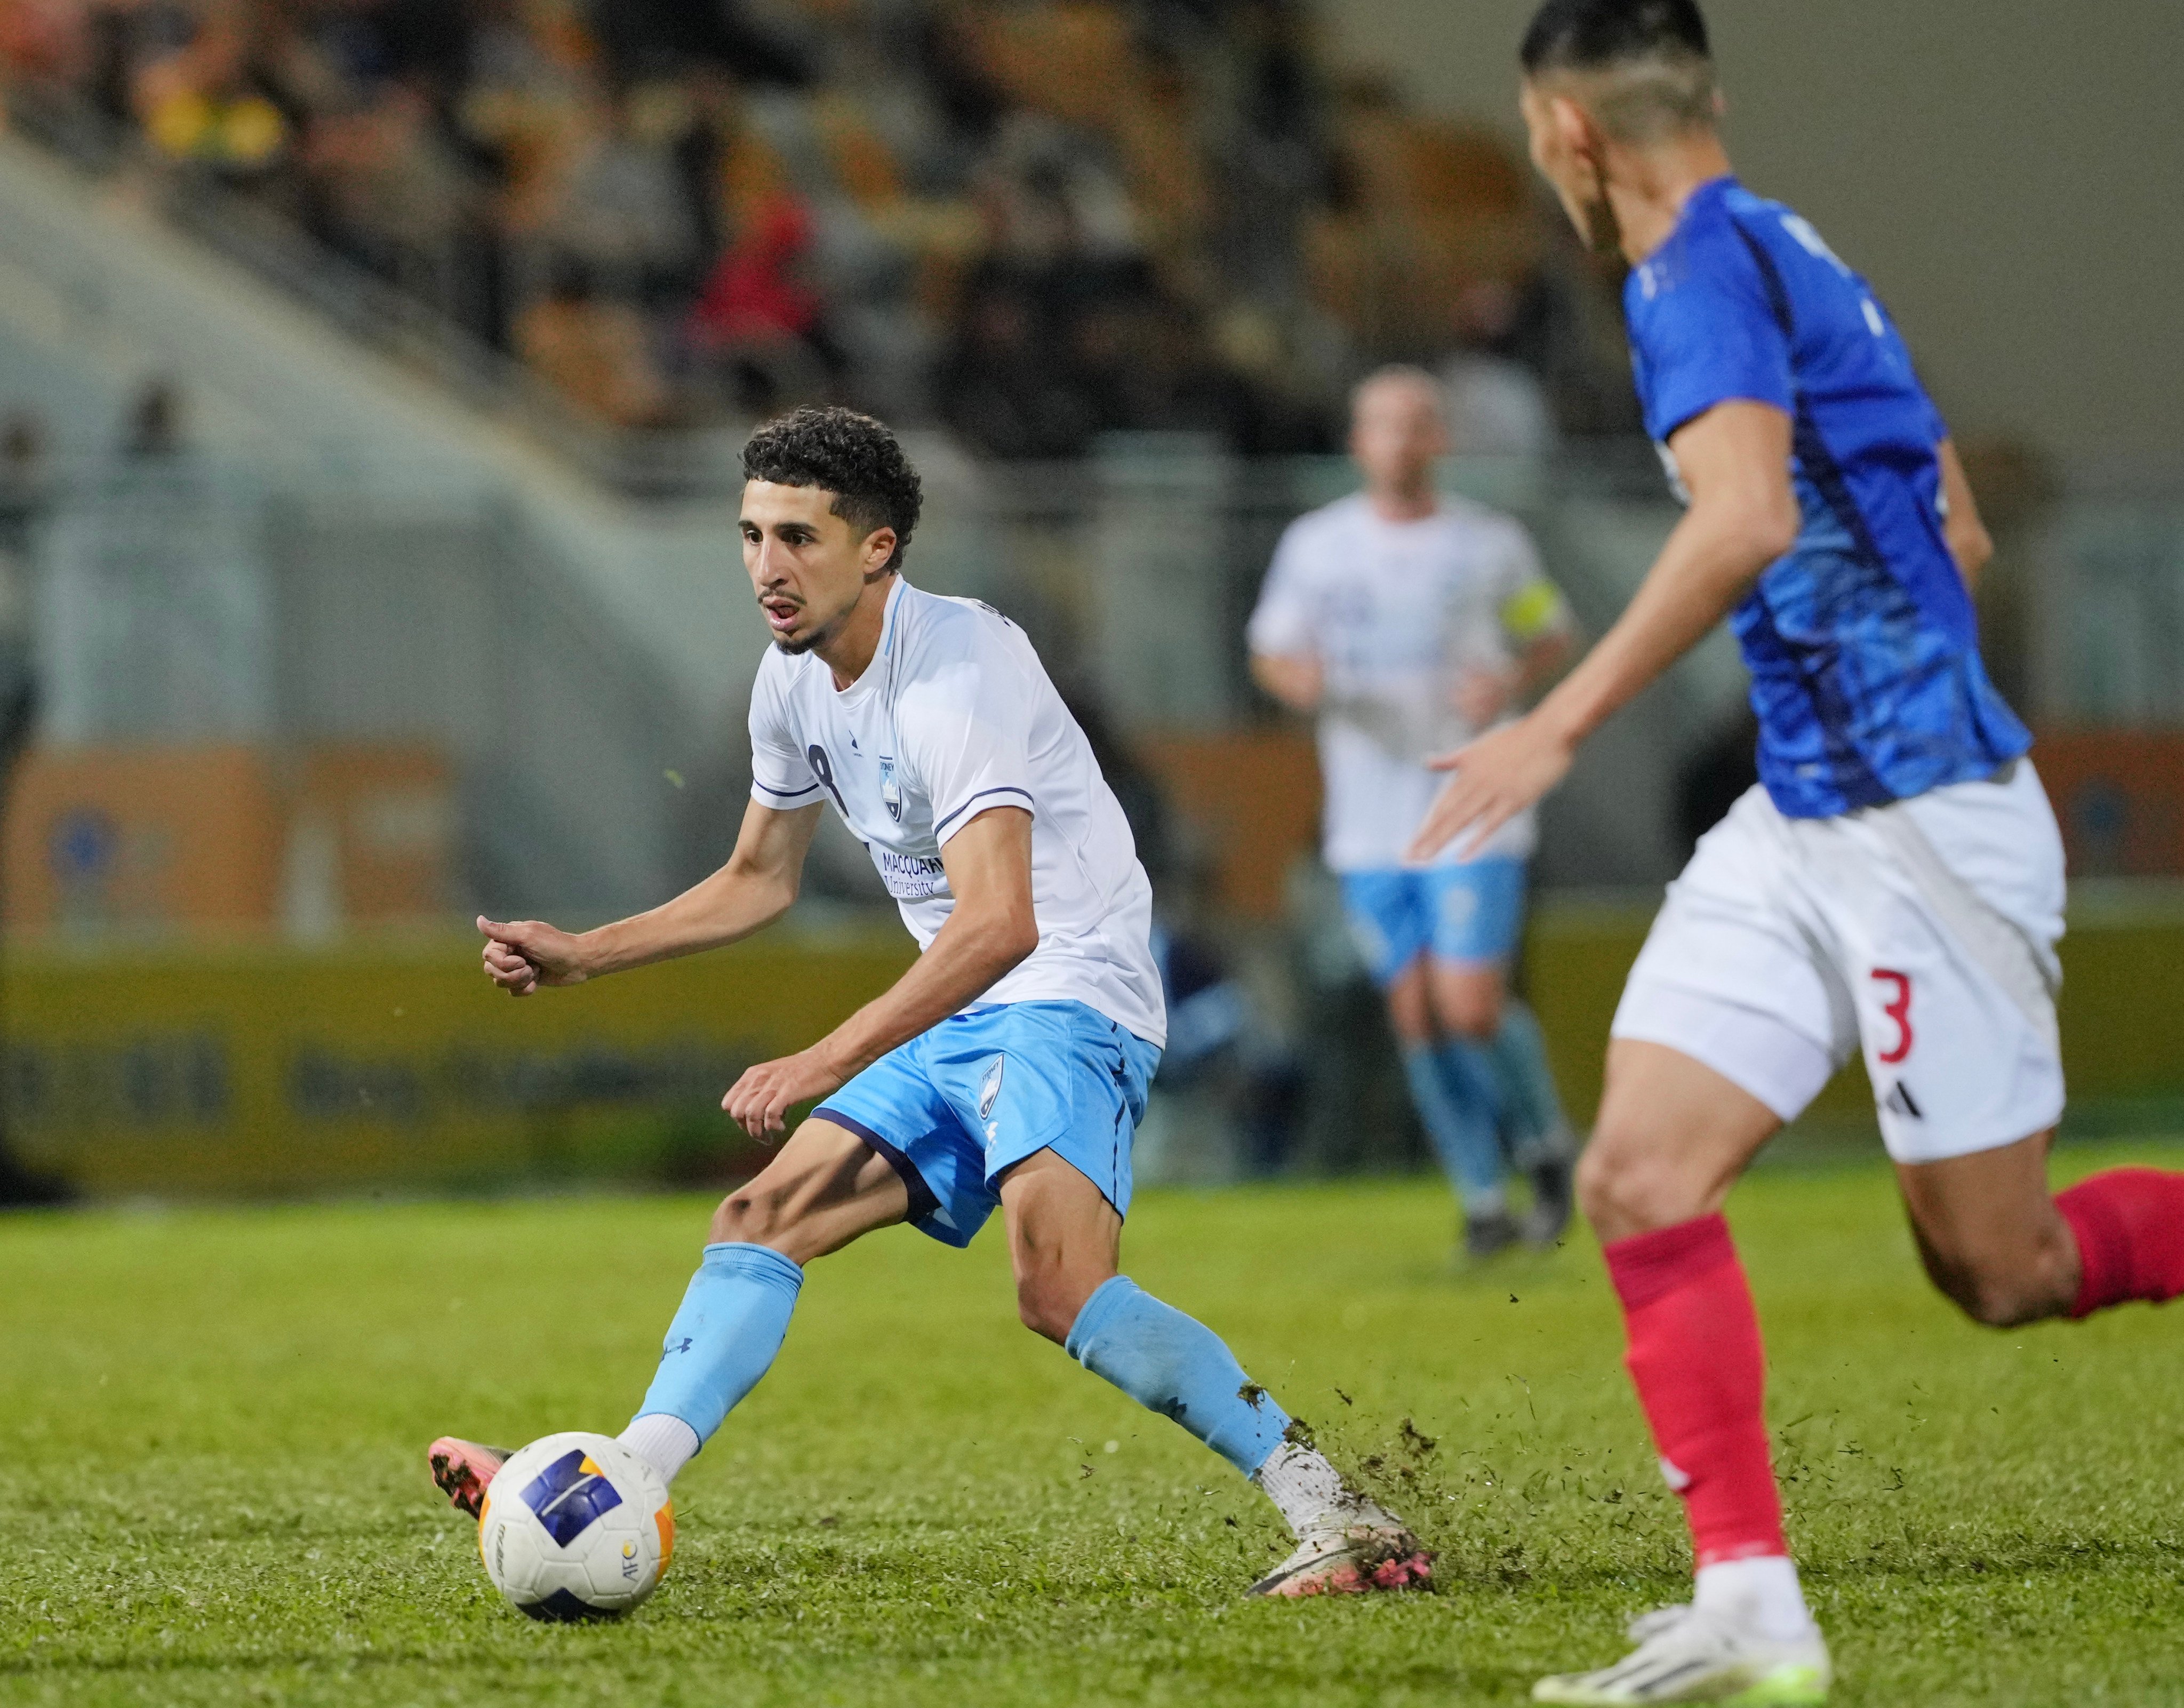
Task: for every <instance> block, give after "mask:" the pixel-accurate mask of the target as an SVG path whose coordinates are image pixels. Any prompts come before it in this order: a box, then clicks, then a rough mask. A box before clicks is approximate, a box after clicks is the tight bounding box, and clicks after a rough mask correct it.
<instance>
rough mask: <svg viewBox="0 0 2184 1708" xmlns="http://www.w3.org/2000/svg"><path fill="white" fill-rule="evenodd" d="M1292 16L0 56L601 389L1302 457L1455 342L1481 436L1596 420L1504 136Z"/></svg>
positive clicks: (1527, 441) (449, 313)
mask: <svg viewBox="0 0 2184 1708" xmlns="http://www.w3.org/2000/svg"><path fill="white" fill-rule="evenodd" d="M1310 23H1311V19H1310V14H1309V8H1307V6H1306V5H1305V4H1304V3H1303V0H1022V3H1014V4H1009V5H995V4H990V3H980V0H801V3H797V4H793V5H791V4H783V3H778V0H766V3H765V4H763V5H761V4H760V3H758V0H0V77H4V78H5V79H6V81H7V82H8V86H9V87H11V88H18V89H24V90H35V91H36V92H37V97H38V99H39V100H40V101H41V102H44V103H47V105H48V106H50V105H51V104H52V103H54V102H57V101H58V102H69V101H72V102H74V103H75V105H76V107H77V108H80V109H86V110H95V111H97V112H99V113H103V114H105V115H106V117H107V118H108V119H109V120H110V121H112V122H113V123H114V124H116V125H119V126H129V127H132V128H133V129H134V130H135V131H136V133H137V135H138V137H140V138H141V140H142V150H141V152H142V154H143V155H144V157H145V158H146V159H148V160H149V161H150V162H151V163H152V164H153V165H154V167H155V168H156V169H157V173H158V177H157V179H156V180H155V181H159V182H162V183H166V184H171V185H173V186H175V187H176V188H177V189H179V190H181V191H184V192H188V193H196V192H198V191H200V190H202V189H203V188H204V187H208V186H214V187H225V188H226V189H227V190H230V191H233V192H236V193H242V194H245V195H248V196H250V197H252V198H254V199H256V200H258V201H260V202H262V203H264V204H265V205H267V206H269V207H270V208H272V209H276V210H277V211H278V212H280V213H281V214H282V215H285V216H287V217H288V218H290V219H292V220H294V221H296V222H297V223H298V224H299V225H300V226H302V227H303V228H304V230H305V231H306V232H309V233H310V234H311V235H312V236H313V237H315V238H317V239H318V240H319V241H320V242H321V243H324V244H326V245H327V246H328V247H330V248H333V249H334V250H336V251H337V252H338V253H339V254H342V255H343V256H344V257H346V258H347V259H348V260H349V261H351V262H352V263H354V265H358V266H360V267H362V268H364V269H365V270H367V271H370V273H372V274H373V275H375V276H377V277H379V278H380V279H382V280H384V281H385V282H387V283H389V284H391V285H392V286H393V287H395V288H396V289H398V290H399V291H401V292H403V293H405V294H407V295H408V296H409V297H411V298H414V299H417V300H418V301H420V302H421V303H422V304H425V305H426V307H428V308H429V309H431V310H433V311H435V312H437V313H438V314H439V315H443V316H444V317H446V318H447V319H448V320H449V321H453V322H454V324H455V325H457V326H459V327H464V328H466V329H467V330H468V331H469V332H471V333H472V334H474V335H476V337H478V338H482V339H483V340H485V341H486V342H487V343H491V344H493V345H494V346H496V347H498V348H502V349H512V350H515V351H516V352H517V353H518V354H522V355H523V356H524V357H525V359H526V360H529V361H531V362H532V365H533V366H538V367H539V368H540V369H541V371H549V373H550V375H551V377H553V378H554V383H555V384H556V385H558V386H559V387H560V389H561V390H562V391H563V392H564V393H565V394H567V395H568V396H570V397H571V399H575V400H577V402H578V404H579V405H580V406H582V407H585V408H588V409H591V410H593V411H594V412H596V413H598V414H599V415H601V416H602V417H603V418H604V419H605V420H607V421H614V422H621V423H628V422H632V421H634V422H639V423H651V422H657V421H666V420H689V419H699V418H703V417H704V416H707V415H710V414H717V413H718V412H720V411H721V410H723V409H728V408H741V409H744V410H764V409H768V408H773V407H777V406H779V405H782V404H784V403H788V402H791V401H794V400H796V399H799V398H803V397H807V396H817V395H831V396H839V397H843V398H845V399H848V400H850V401H853V402H858V403H862V404H865V405H867V406H871V407H879V408H883V409H884V410H887V411H888V412H889V413H890V414H892V415H894V416H898V417H900V418H901V419H904V420H906V421H916V420H918V419H920V418H925V419H932V418H935V417H938V418H940V419H944V420H946V421H950V422H951V423H953V424H954V425H955V426H956V427H958V428H959V430H961V432H962V433H964V434H965V435H966V436H967V438H969V439H971V440H972V442H973V443H974V444H978V445H979V446H980V447H983V449H987V450H988V451H989V452H992V453H995V454H998V455H1012V456H1060V455H1074V454H1077V453H1078V452H1081V451H1082V450H1084V449H1085V448H1086V447H1087V446H1088V445H1089V442H1090V440H1091V438H1093V437H1094V436H1095V435H1096V434H1098V433H1102V432H1106V431H1109V430H1113V429H1124V430H1131V429H1145V428H1163V427H1180V428H1189V429H1194V430H1201V431H1214V432H1217V433H1221V434H1222V435H1223V436H1224V437H1225V438H1227V440H1228V441H1229V444H1231V445H1233V446H1234V447H1235V448H1236V449H1240V450H1243V451H1246V452H1276V451H1286V450H1300V449H1328V448H1331V447H1332V446H1333V445H1334V444H1335V443H1336V442H1337V440H1338V439H1339V436H1340V406H1341V399H1342V397H1343V395H1344V393H1345V391H1346V388H1347V386H1348V384H1349V382H1351V380H1352V379H1354V378H1355V377H1356V376H1357V373H1359V372H1360V371H1362V370H1363V369H1365V368H1367V367H1368V366H1373V364H1375V363H1377V362H1379V361H1381V360H1388V359H1391V358H1401V359H1407V360H1424V361H1428V362H1440V361H1442V360H1450V359H1451V358H1456V360H1455V363H1454V366H1451V370H1450V375H1449V377H1450V380H1451V388H1452V394H1453V396H1454V399H1455V405H1456V411H1457V415H1458V416H1459V417H1462V418H1464V419H1466V420H1469V421H1475V422H1476V424H1477V432H1478V439H1479V445H1480V447H1481V448H1482V449H1483V448H1493V449H1515V448H1529V447H1532V446H1535V445H1536V444H1540V443H1541V442H1543V441H1545V440H1546V439H1548V438H1552V436H1553V435H1554V434H1555V433H1557V432H1561V433H1572V432H1594V431H1601V430H1603V429H1607V428H1617V427H1624V426H1627V424H1628V421H1627V416H1628V413H1629V405H1628V400H1627V395H1626V394H1627V393H1628V389H1629V388H1628V384H1627V376H1625V375H1624V373H1623V372H1622V371H1620V364H1621V363H1622V360H1623V357H1622V354H1621V350H1620V343H1619V339H1618V338H1616V337H1615V336H1614V335H1613V326H1614V320H1615V315H1614V310H1613V285H1614V283H1615V282H1614V281H1612V280H1608V279H1607V278H1605V277H1603V276H1600V275H1599V274H1598V273H1596V271H1592V270H1591V264H1590V263H1589V262H1587V261H1586V260H1585V259H1584V258H1583V257H1582V256H1581V255H1578V254H1573V252H1572V250H1571V248H1570V245H1569V243H1568V241H1567V240H1566V238H1564V237H1557V235H1556V232H1557V229H1558V226H1559V225H1560V222H1559V221H1558V220H1555V219H1552V218H1549V217H1547V216H1546V215H1547V212H1548V211H1549V210H1546V209H1544V208H1543V205H1542V204H1541V201H1540V199H1539V198H1538V197H1537V196H1536V194H1535V193H1534V191H1533V189H1532V187H1531V184H1530V181H1529V174H1528V173H1527V172H1526V170H1525V169H1524V165H1523V163H1522V161H1521V160H1519V159H1517V158H1516V157H1515V156H1514V155H1513V153H1511V151H1510V150H1509V149H1508V148H1507V146H1506V145H1505V144H1504V142H1502V140H1501V138H1500V137H1498V135H1496V134H1493V133H1489V132H1485V131H1479V130H1476V129H1472V128H1467V127H1464V126H1455V125H1451V124H1447V123H1446V122H1443V121H1440V120H1429V119H1425V118H1423V117H1421V116H1419V115H1418V114H1412V113H1411V112H1410V111H1408V110H1407V109H1406V108H1405V106H1404V104H1403V103H1402V102H1401V99H1400V98H1398V97H1397V96H1396V93H1395V92H1394V91H1393V89H1392V86H1390V85H1389V84H1388V83H1386V82H1385V81H1373V80H1369V79H1358V78H1355V77H1353V78H1351V80H1350V81H1348V83H1347V84H1345V85H1340V86H1338V85H1337V84H1336V83H1335V81H1334V80H1333V79H1331V78H1330V77H1329V75H1328V73H1327V70H1326V69H1325V68H1324V67H1323V65H1322V64H1320V63H1319V61H1318V57H1317V55H1316V53H1315V51H1314V48H1313V38H1312V31H1311V29H1310ZM80 132H81V126H75V131H71V130H70V126H68V125H66V124H54V125H48V126H46V127H45V133H47V134H50V135H53V136H55V137H62V136H65V135H70V134H76V133H80ZM572 260H573V261H576V262H581V263H582V265H583V267H584V270H585V271H584V274H583V283H582V289H581V290H574V291H572V289H571V275H570V274H569V273H568V271H567V268H566V263H568V262H570V261H572ZM678 350H680V351H683V352H686V353H687V354H688V356H689V357H690V360H687V361H683V360H675V361H666V362H663V361H662V360H660V359H659V357H658V356H657V355H655V352H671V351H678ZM1618 410H1620V411H1621V413H1620V414H1619V413H1617V411H1618Z"/></svg>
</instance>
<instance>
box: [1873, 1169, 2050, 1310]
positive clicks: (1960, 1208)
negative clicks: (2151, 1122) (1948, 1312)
mask: <svg viewBox="0 0 2184 1708" xmlns="http://www.w3.org/2000/svg"><path fill="white" fill-rule="evenodd" d="M1897 1180H1898V1181H1899V1182H1900V1184H1901V1186H1902V1188H1903V1202H1904V1206H1905V1208H1907V1209H1908V1211H1909V1213H1910V1217H1911V1228H1912V1232H1913V1235H1914V1237H1915V1238H1916V1239H1917V1241H1918V1244H1919V1257H1920V1259H1921V1260H1922V1261H1923V1262H1924V1264H1925V1269H1926V1273H1927V1275H1928V1276H1929V1277H1930V1278H1931V1280H1932V1281H1933V1283H1934V1285H1935V1286H1936V1287H1938V1288H1940V1289H1941V1291H1942V1293H1943V1294H1944V1295H1946V1296H1947V1298H1950V1299H1951V1300H1953V1301H1954V1303H1956V1304H1957V1306H1958V1308H1959V1309H1962V1310H1963V1311H1964V1314H1965V1315H1967V1316H1969V1317H1970V1318H1971V1319H1972V1320H1973V1321H1975V1322H1978V1323H1984V1324H1986V1325H1987V1326H1989V1327H1992V1328H2014V1327H2015V1326H2018V1325H2019V1324H2021V1323H2028V1322H2036V1321H2038V1320H2041V1319H2042V1318H2043V1317H2051V1316H2060V1315H2062V1314H2064V1313H2065V1312H2067V1311H2069V1310H2070V1308H2071V1305H2072V1303H2073V1302H2074V1301H2075V1299H2076V1298H2077V1296H2078V1291H2079V1281H2080V1265H2079V1261H2078V1247H2077V1242H2076V1240H2075V1238H2074V1237H2073V1236H2072V1233H2071V1228H2070V1222H2069V1221H2068V1220H2065V1217H2064V1214H2063V1213H2062V1212H2061V1211H2060V1210H2059V1208H2058V1205H2057V1203H2056V1201H2055V1200H2054V1199H2053V1198H2051V1197H2049V1196H2048V1135H2047V1134H2045V1133H2040V1134H2036V1135H2035V1136H2032V1137H2031V1138H2028V1139H2022V1140H2020V1141H2018V1142H2016V1143H2015V1144H2009V1145H1999V1146H1996V1147H1992V1148H1990V1149H1987V1150H1983V1151H1975V1152H1972V1153H1970V1154H1968V1155H1965V1156H1960V1157H1950V1158H1943V1159H1942V1160H1939V1161H1936V1162H1931V1163H1909V1164H1902V1165H1900V1166H1899V1167H1898V1168H1897Z"/></svg>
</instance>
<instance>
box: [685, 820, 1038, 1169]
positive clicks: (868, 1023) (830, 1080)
mask: <svg viewBox="0 0 2184 1708" xmlns="http://www.w3.org/2000/svg"><path fill="white" fill-rule="evenodd" d="M1031 822H1032V821H1031V814H1030V813H1028V812H1025V811H1024V809H1023V808H1022V807H989V808H988V809H987V810H986V811H985V812H981V813H980V814H978V817H977V818H973V819H972V820H971V821H970V822H969V823H967V824H966V825H964V827H963V828H962V829H960V830H958V831H957V832H956V834H954V835H953V836H950V838H949V839H948V840H947V842H946V843H945V844H944V846H942V848H941V850H940V863H941V864H942V865H943V866H944V867H945V868H947V871H948V888H949V890H950V893H952V894H953V895H954V896H955V898H956V906H955V909H954V911H953V912H951V913H950V914H949V916H948V919H947V923H946V924H943V925H942V926H941V928H940V929H939V932H938V933H936V934H935V935H934V936H933V944H932V946H931V947H930V948H928V949H927V950H926V952H924V953H923V954H922V955H920V956H919V957H917V963H915V964H914V965H913V966H912V967H911V969H910V970H909V971H908V972H907V973H905V974H903V975H902V977H900V979H898V980H895V981H894V985H892V986H891V987H890V988H889V990H888V991H887V993H886V994H885V995H884V996H878V997H876V998H875V999H874V1000H873V1001H872V1002H867V1003H866V1004H865V1006H864V1007H861V1008H860V1009H858V1010H857V1012H856V1013H854V1014H852V1015H850V1018H849V1019H846V1020H844V1022H843V1023H842V1024H840V1025H838V1026H837V1027H836V1028H835V1029H834V1030H833V1031H831V1032H829V1033H828V1034H827V1035H826V1036H825V1037H823V1038H822V1039H821V1040H820V1041H818V1042H817V1043H816V1044H814V1045H813V1046H812V1047H811V1048H810V1049H808V1050H804V1051H800V1052H798V1053H797V1054H795V1055H794V1056H784V1057H783V1058H781V1059H780V1060H778V1061H773V1062H761V1063H760V1064H759V1065H758V1066H757V1067H755V1068H753V1069H750V1070H749V1072H747V1073H745V1074H744V1076H743V1077H742V1078H741V1079H739V1080H737V1081H736V1083H735V1085H734V1086H733V1087H731V1088H730V1090H729V1091H728V1094H727V1097H723V1098H722V1099H721V1108H724V1109H726V1110H727V1112H728V1114H730V1115H731V1116H733V1118H734V1119H735V1121H736V1123H737V1125H739V1126H741V1127H742V1128H743V1130H744V1131H745V1132H747V1133H749V1135H750V1136H752V1137H753V1138H755V1139H757V1140H760V1141H762V1142H766V1143H771V1142H772V1141H773V1140H775V1139H777V1138H778V1137H779V1136H781V1134H782V1132H783V1128H784V1123H785V1122H786V1120H787V1118H788V1111H789V1109H790V1108H792V1107H793V1106H794V1105H795V1104H798V1103H800V1102H805V1101H806V1100H808V1099H810V1098H812V1097H824V1096H825V1095H826V1094H827V1092H829V1091H834V1090H836V1089H838V1087H839V1086H841V1085H842V1083H843V1082H844V1080H848V1079H849V1078H850V1075H851V1074H856V1073H859V1072H861V1070H863V1069H866V1068H867V1067H870V1066H871V1065H872V1063H874V1062H876V1061H877V1060H878V1059H879V1058H881V1057H882V1056H884V1055H885V1054H886V1053H887V1052H889V1050H892V1049H894V1047H895V1046H897V1045H898V1044H905V1043H908V1042H909V1041H911V1039H912V1038H914V1037H916V1036H917V1035H918V1034H919V1033H921V1032H923V1031H927V1030H930V1029H931V1028H933V1027H934V1026H936V1025H938V1024H939V1023H940V1022H941V1021H943V1020H944V1019H947V1018H948V1017H949V1016H950V1014H952V1013H955V1012H956V1010H957V1009H959V1008H961V1007H966V1006H967V1005H968V1004H970V1003H972V1002H976V1001H977V1000H978V998H979V997H980V996H983V995H984V994H985V993H986V992H987V991H989V990H991V989H992V988H993V986H994V985H995V983H996V982H997V981H999V980H1000V977H1001V975H1002V974H1005V973H1006V972H1007V971H1008V970H1009V969H1010V968H1011V967H1014V966H1015V965H1016V964H1017V963H1018V962H1020V961H1022V959H1023V958H1024V957H1026V956H1027V955H1028V954H1030V953H1031V952H1032V951H1033V950H1034V949H1036V948H1037V947H1038V946H1039V919H1038V917H1037V915H1036V914H1035V913H1034V911H1033V908H1032V892H1031Z"/></svg>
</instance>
